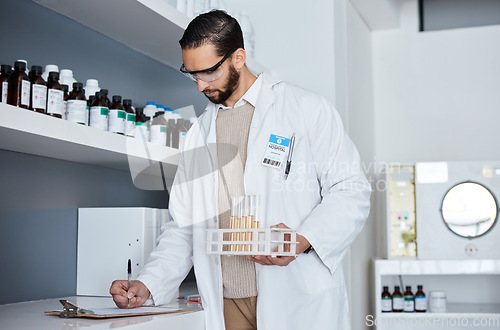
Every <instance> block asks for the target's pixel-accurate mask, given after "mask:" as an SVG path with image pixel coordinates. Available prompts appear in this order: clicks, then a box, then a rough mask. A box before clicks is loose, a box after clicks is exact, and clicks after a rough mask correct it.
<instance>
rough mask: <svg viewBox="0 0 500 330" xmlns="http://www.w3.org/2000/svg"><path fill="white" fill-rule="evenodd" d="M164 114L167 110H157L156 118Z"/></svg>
mask: <svg viewBox="0 0 500 330" xmlns="http://www.w3.org/2000/svg"><path fill="white" fill-rule="evenodd" d="M164 114H165V112H163V111H156V112H155V115H154V118H156V117H158V116H163V115H164Z"/></svg>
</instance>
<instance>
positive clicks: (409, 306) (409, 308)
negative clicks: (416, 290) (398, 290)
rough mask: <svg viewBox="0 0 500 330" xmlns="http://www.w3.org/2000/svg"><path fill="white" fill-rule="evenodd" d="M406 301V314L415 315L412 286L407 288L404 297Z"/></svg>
mask: <svg viewBox="0 0 500 330" xmlns="http://www.w3.org/2000/svg"><path fill="white" fill-rule="evenodd" d="M403 299H404V307H403V309H404V311H405V312H406V313H413V312H414V311H415V298H414V296H413V292H411V286H409V285H407V286H406V291H405V293H404V295H403Z"/></svg>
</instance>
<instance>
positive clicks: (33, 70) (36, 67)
mask: <svg viewBox="0 0 500 330" xmlns="http://www.w3.org/2000/svg"><path fill="white" fill-rule="evenodd" d="M42 72H43V68H42V67H41V66H40V65H32V66H31V70H30V73H33V74H42Z"/></svg>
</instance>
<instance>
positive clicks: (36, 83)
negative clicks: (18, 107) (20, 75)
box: [29, 65, 47, 113]
mask: <svg viewBox="0 0 500 330" xmlns="http://www.w3.org/2000/svg"><path fill="white" fill-rule="evenodd" d="M30 82H31V93H30V94H31V97H30V107H29V109H30V110H34V111H36V112H39V113H45V112H46V108H47V84H46V83H45V80H43V78H42V67H41V66H39V65H33V66H31V71H30Z"/></svg>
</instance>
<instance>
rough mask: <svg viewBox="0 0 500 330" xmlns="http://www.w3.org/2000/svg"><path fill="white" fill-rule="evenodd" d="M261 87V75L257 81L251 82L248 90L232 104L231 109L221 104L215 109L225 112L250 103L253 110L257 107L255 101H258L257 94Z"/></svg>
mask: <svg viewBox="0 0 500 330" xmlns="http://www.w3.org/2000/svg"><path fill="white" fill-rule="evenodd" d="M261 87H262V74H259V75H258V76H257V79H256V80H255V81H254V82H253V84H252V85H251V86H250V88H249V89H248V90H247V91H246V92H245V94H244V95H243V96H242V97H241V98H240V99H239V100H238V102H236V103H235V104H234V106H233V107H226V106H224V105H222V104H217V109H219V110H222V111H225V110H231V109H234V108H238V107H241V106H242V105H245V104H246V103H250V104H251V105H252V106H253V107H254V108H255V106H256V105H257V100H258V99H259V92H260V90H261Z"/></svg>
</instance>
